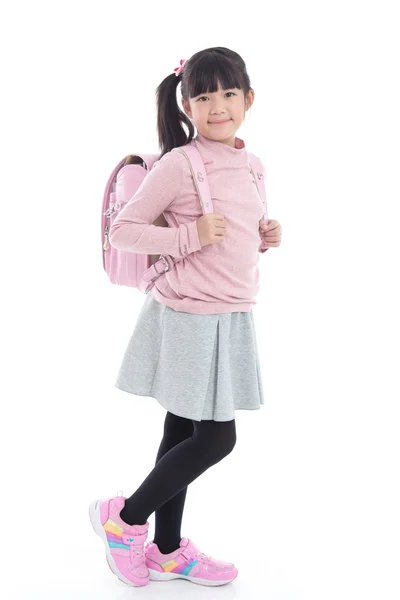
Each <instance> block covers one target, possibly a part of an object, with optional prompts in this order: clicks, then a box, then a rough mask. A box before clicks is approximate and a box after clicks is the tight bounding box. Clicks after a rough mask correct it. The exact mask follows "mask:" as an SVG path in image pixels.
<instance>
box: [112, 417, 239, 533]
mask: <svg viewBox="0 0 400 600" xmlns="http://www.w3.org/2000/svg"><path fill="white" fill-rule="evenodd" d="M193 426H194V431H193V435H192V436H191V437H190V438H188V439H186V440H184V441H183V442H180V443H179V444H177V445H176V446H175V447H173V448H171V450H169V451H168V452H167V453H166V454H165V455H164V456H163V457H162V458H161V459H160V460H159V461H158V462H157V463H156V465H155V467H154V469H153V470H152V471H151V472H150V474H149V475H148V476H147V478H146V479H145V480H144V482H143V483H142V484H141V486H140V487H139V488H138V489H137V490H136V492H135V493H134V494H133V495H132V496H131V497H130V498H128V499H127V500H126V502H125V507H124V509H123V511H121V519H123V521H125V522H126V523H128V524H130V525H134V524H135V525H140V524H144V523H146V521H147V519H148V518H149V516H150V515H151V514H152V513H153V512H154V511H156V510H157V509H159V508H160V507H161V506H162V505H163V504H165V503H166V502H168V500H170V499H171V498H173V497H174V496H176V494H178V493H179V492H180V491H181V490H183V489H184V488H185V487H187V486H188V485H189V484H190V483H191V482H192V481H194V480H195V479H196V478H197V477H198V476H199V475H200V474H201V473H203V472H204V471H206V470H207V469H208V468H209V467H211V466H212V465H214V464H216V463H218V462H219V461H220V460H222V459H223V458H224V457H225V456H227V455H228V454H229V453H230V452H231V451H232V450H233V448H234V446H235V443H236V425H235V420H234V419H233V420H232V421H193Z"/></svg>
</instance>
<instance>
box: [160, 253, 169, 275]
mask: <svg viewBox="0 0 400 600" xmlns="http://www.w3.org/2000/svg"><path fill="white" fill-rule="evenodd" d="M160 258H161V260H162V261H163V263H164V265H165V271H164V273H166V272H167V271H169V263H168V261H167V259H166V258H165V256H164V255H163V254H160Z"/></svg>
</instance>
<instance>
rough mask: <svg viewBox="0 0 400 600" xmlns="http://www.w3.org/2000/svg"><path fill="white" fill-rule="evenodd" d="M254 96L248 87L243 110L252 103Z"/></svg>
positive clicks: (247, 108)
mask: <svg viewBox="0 0 400 600" xmlns="http://www.w3.org/2000/svg"><path fill="white" fill-rule="evenodd" d="M254 96H255V92H254V90H252V89H250V90H249V93H248V94H247V97H246V102H245V110H249V108H250V106H251V105H252V104H253V102H254Z"/></svg>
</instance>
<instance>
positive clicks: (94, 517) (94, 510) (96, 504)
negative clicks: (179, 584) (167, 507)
mask: <svg viewBox="0 0 400 600" xmlns="http://www.w3.org/2000/svg"><path fill="white" fill-rule="evenodd" d="M100 502H102V500H94V501H93V502H92V503H91V505H90V506H89V518H90V521H91V523H92V527H93V529H94V532H95V533H97V535H98V536H99V537H100V538H101V539H102V540H103V543H104V546H105V549H106V559H107V563H108V566H109V567H110V570H111V571H112V573H114V575H116V576H117V577H118V579H119V580H120V581H122V583H125V584H126V585H129V586H131V587H142V586H143V585H146V584H147V583H148V582H147V581H146V582H144V583H142V584H139V583H134V582H133V581H129V579H127V578H126V577H124V575H122V573H121V572H120V571H119V570H118V568H117V565H116V564H115V561H114V559H113V555H112V554H111V551H110V546H109V545H108V541H107V536H106V532H105V531H104V528H103V526H102V524H101V518H100Z"/></svg>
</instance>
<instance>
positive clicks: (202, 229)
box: [197, 213, 226, 247]
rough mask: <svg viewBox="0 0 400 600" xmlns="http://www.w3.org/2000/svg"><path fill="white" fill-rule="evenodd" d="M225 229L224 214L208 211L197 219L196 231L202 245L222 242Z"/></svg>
mask: <svg viewBox="0 0 400 600" xmlns="http://www.w3.org/2000/svg"><path fill="white" fill-rule="evenodd" d="M225 229H226V222H225V217H224V215H220V214H217V213H208V214H206V215H203V216H202V217H200V219H197V231H198V234H199V241H200V244H201V246H202V247H203V246H208V244H217V243H221V242H223V241H224V235H225Z"/></svg>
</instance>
